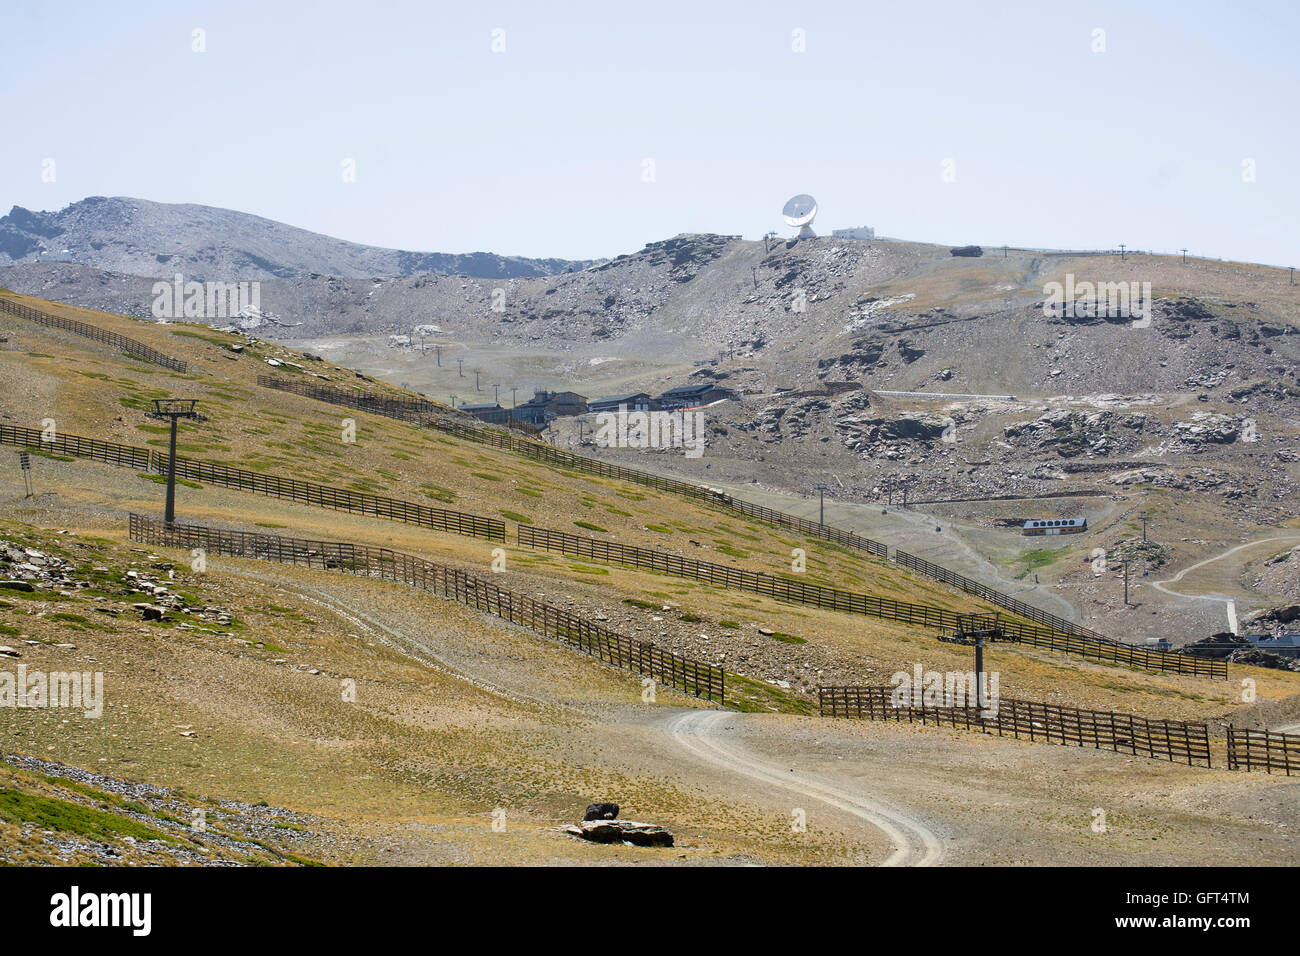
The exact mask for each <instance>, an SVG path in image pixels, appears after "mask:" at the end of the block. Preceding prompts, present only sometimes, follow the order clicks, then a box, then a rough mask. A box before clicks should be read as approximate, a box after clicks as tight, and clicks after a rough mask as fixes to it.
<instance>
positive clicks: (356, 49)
mask: <svg viewBox="0 0 1300 956" xmlns="http://www.w3.org/2000/svg"><path fill="white" fill-rule="evenodd" d="M196 31H198V32H196ZM1297 35H1300V4H1296V3H1294V2H1293V0H1273V2H1251V0H1239V2H1234V3H1227V2H1219V3H1204V2H1197V0H1181V2H1164V0H1150V2H1132V3H1096V2H1075V0H1039V2H1034V3H1010V2H1008V3H999V2H996V0H990V2H987V3H970V2H969V0H964V2H928V3H926V2H904V3H900V2H889V3H876V2H864V0H852V2H823V3H818V2H814V0H802V2H797V3H796V2H789V3H764V2H761V0H746V2H729V0H694V2H689V3H679V2H665V0H655V2H635V3H609V2H598V3H555V2H550V3H540V2H532V3H493V2H491V0H475V2H472V3H469V2H462V3H456V4H447V3H441V2H425V3H397V2H382V0H372V2H367V3H358V2H355V0H352V2H330V0H326V2H319V3H312V4H307V3H300V4H294V3H281V2H275V0H255V2H229V3H189V2H185V0H168V2H135V3H131V2H122V3H117V4H105V3H102V2H69V3H59V4H50V3H41V4H37V3H30V4H21V5H19V4H17V3H13V4H9V5H7V8H6V11H5V25H4V29H3V32H0V64H3V66H2V67H0V106H2V107H3V110H4V117H5V125H4V136H3V140H2V141H0V143H2V145H0V186H3V193H0V204H3V206H4V208H5V209H7V208H8V206H10V205H20V206H24V207H26V208H29V209H45V210H53V209H59V208H62V207H63V206H65V205H67V204H68V203H70V202H74V201H76V200H79V199H82V198H85V197H86V196H96V195H99V196H132V197H137V198H142V199H150V200H155V201H158V202H174V203H181V202H188V203H200V204H204V205H210V206H220V207H225V208H230V209H237V210H240V211H243V212H249V213H254V214H257V215H260V216H265V217H267V218H270V219H275V220H279V221H282V222H286V223H289V224H291V225H295V226H300V227H302V228H306V229H311V230H314V231H317V232H321V233H325V234H327V235H331V236H337V237H339V238H344V239H349V240H352V241H354V242H361V243H366V244H370V245H378V246H387V247H395V248H402V249H411V250H418V251H434V252H472V251H491V252H497V253H502V254H510V255H526V256H537V257H544V256H555V257H563V258H599V257H606V256H614V255H618V254H620V253H625V252H632V251H635V250H637V249H639V248H641V247H642V246H643V245H645V244H646V243H647V242H653V241H658V240H662V239H666V238H668V237H670V236H673V235H676V234H678V233H682V232H715V233H723V234H739V235H743V236H745V237H747V238H758V237H760V236H762V235H763V234H764V233H766V232H768V231H771V230H776V231H777V232H779V233H781V234H793V230H791V229H789V228H788V227H787V226H785V224H784V223H783V222H782V220H781V217H780V210H781V207H782V205H783V204H784V202H785V200H786V199H788V198H789V197H790V196H792V195H794V194H796V193H804V192H806V193H811V194H812V195H814V196H815V197H816V198H817V200H818V202H819V208H820V211H819V214H818V218H817V221H816V223H815V224H814V228H815V229H816V230H818V231H819V232H829V231H830V230H831V229H834V228H843V227H851V226H873V227H875V229H876V231H877V233H878V234H880V235H885V236H893V237H899V238H906V239H915V240H921V241H931V242H938V243H951V244H967V243H976V244H981V245H986V246H996V245H1002V244H1004V243H1006V244H1010V245H1013V246H1014V245H1023V246H1034V247H1046V248H1072V249H1075V248H1077V249H1092V248H1115V247H1117V246H1118V245H1119V244H1120V243H1124V244H1126V245H1127V246H1128V247H1129V248H1131V249H1151V250H1155V251H1159V252H1174V251H1176V250H1179V249H1182V248H1186V249H1188V250H1189V251H1190V254H1192V255H1204V256H1211V257H1215V258H1226V259H1239V260H1244V261H1251V262H1263V263H1269V264H1274V265H1282V266H1290V265H1300V235H1298V234H1297V231H1296V223H1297V222H1300V182H1298V180H1297V174H1300V123H1297V121H1296V113H1297V110H1298V109H1300V97H1297V93H1298V92H1300V57H1297V56H1296V54H1295V46H1294V45H1295V40H1296V36H1297Z"/></svg>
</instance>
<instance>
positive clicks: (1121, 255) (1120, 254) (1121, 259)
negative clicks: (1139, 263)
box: [1119, 242, 1124, 262]
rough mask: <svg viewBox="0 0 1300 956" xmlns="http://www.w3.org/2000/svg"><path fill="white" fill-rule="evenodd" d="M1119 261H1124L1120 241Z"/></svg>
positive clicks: (1122, 247) (1122, 244)
mask: <svg viewBox="0 0 1300 956" xmlns="http://www.w3.org/2000/svg"><path fill="white" fill-rule="evenodd" d="M1119 261H1120V262H1123V261H1124V243H1122V242H1121V243H1120V244H1119Z"/></svg>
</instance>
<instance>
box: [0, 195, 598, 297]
mask: <svg viewBox="0 0 1300 956" xmlns="http://www.w3.org/2000/svg"><path fill="white" fill-rule="evenodd" d="M51 260H53V261H65V262H75V263H79V264H81V265H85V266H90V267H92V268H95V269H105V270H110V271H113V272H121V273H126V274H129V275H136V276H150V277H166V278H171V277H172V275H173V274H175V273H177V272H180V273H183V274H184V275H185V277H186V278H187V279H195V280H198V281H205V280H214V281H224V282H229V281H233V280H236V279H241V280H242V279H247V280H253V279H271V278H285V277H289V276H305V275H309V274H312V273H323V274H326V275H335V276H344V277H350V278H361V277H368V276H399V275H412V274H415V273H423V272H430V273H439V274H443V275H451V274H455V275H473V276H484V277H491V278H511V277H517V276H545V275H554V274H556V273H561V272H568V271H570V270H572V269H580V268H582V267H583V266H584V265H586V264H587V263H584V262H571V261H569V260H567V259H525V258H521V257H519V256H501V255H494V254H492V253H487V252H474V253H468V254H464V255H456V254H449V253H441V252H408V251H405V250H401V249H382V248H379V247H376V246H364V245H359V244H358V243H354V242H344V241H343V240H340V239H332V238H330V237H329V236H322V235H320V234H319V233H314V232H308V231H307V230H306V229H298V228H295V227H293V226H287V225H285V224H284V223H279V222H273V221H272V220H270V219H263V218H261V217H260V216H252V215H249V214H247V213H242V212H235V211H233V210H230V209H217V208H215V207H212V206H198V205H193V204H188V203H186V204H170V203H157V202H149V201H147V200H144V199H129V198H125V197H112V198H109V197H104V196H91V197H90V198H88V199H83V200H81V201H80V202H75V203H72V204H71V205H70V206H68V207H66V208H64V209H61V210H59V211H58V212H33V211H31V210H28V209H24V208H22V207H21V206H14V207H13V209H11V210H10V212H9V215H7V216H5V217H3V218H0V263H6V264H8V263H16V262H40V261H51Z"/></svg>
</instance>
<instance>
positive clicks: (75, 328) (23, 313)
mask: <svg viewBox="0 0 1300 956" xmlns="http://www.w3.org/2000/svg"><path fill="white" fill-rule="evenodd" d="M0 312H5V313H7V314H9V315H12V316H15V317H16V318H20V319H28V320H30V321H32V322H37V323H39V324H41V325H44V326H46V327H47V328H52V329H62V330H63V331H65V332H71V333H73V334H74V335H80V336H82V337H83V338H88V339H94V340H95V341H96V342H103V343H104V344H106V345H111V346H113V347H114V348H116V349H120V350H121V351H123V352H125V353H126V354H127V355H131V356H134V357H135V358H138V359H143V360H144V361H146V362H152V363H153V364H154V365H161V366H162V367H163V368H169V369H171V370H172V371H173V372H188V371H189V370H190V366H189V363H188V362H186V361H184V360H183V359H178V358H172V357H171V356H170V355H165V354H163V353H162V352H159V351H158V350H157V349H152V348H150V347H149V346H147V345H145V344H144V343H143V342H137V341H136V340H135V339H129V338H127V337H126V336H125V335H119V334H118V333H117V332H110V331H109V330H108V329H101V328H100V327H99V326H97V325H90V324H89V323H87V322H79V321H77V320H76V319H65V318H63V317H62V316H58V315H51V314H50V313H48V312H42V311H41V310H40V309H33V308H32V307H31V306H28V305H23V304H22V303H21V302H14V301H12V300H11V299H6V298H3V297H0Z"/></svg>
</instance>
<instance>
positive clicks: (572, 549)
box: [517, 525, 1228, 679]
mask: <svg viewBox="0 0 1300 956" xmlns="http://www.w3.org/2000/svg"><path fill="white" fill-rule="evenodd" d="M517 530H518V541H519V544H520V545H521V546H523V547H529V548H539V549H541V550H544V551H556V552H559V553H561V554H567V555H570V556H572V557H579V558H590V559H592V560H596V561H607V562H611V563H614V564H625V565H630V566H631V567H634V568H647V569H649V570H652V571H659V572H662V573H664V574H673V575H676V576H678V577H685V578H693V579H695V580H697V581H704V582H706V583H708V584H712V585H716V586H718V587H724V588H735V589H738V590H742V591H752V592H753V593H755V594H764V595H767V596H768V597H773V598H776V599H778V600H782V601H792V602H794V603H796V604H809V605H812V606H814V607H819V608H825V609H827V610H832V611H848V612H850V613H853V614H865V615H868V616H870V617H878V618H883V619H885V620H890V621H899V622H902V623H904V624H915V625H919V626H921V627H933V628H937V629H939V630H944V631H952V630H955V629H956V627H957V625H958V620H957V618H958V616H959V615H958V613H957V612H956V611H950V610H947V609H946V608H939V607H934V606H933V605H928V604H913V603H910V602H907V601H894V600H891V599H890V598H881V597H874V596H872V595H869V594H859V593H856V592H853V591H844V590H841V589H839V588H832V587H826V586H824V585H820V584H810V583H805V582H802V581H791V580H788V579H786V578H782V577H777V576H775V575H771V574H765V573H763V572H760V571H742V570H741V569H739V568H732V567H728V566H726V565H721V564H712V563H710V562H707V561H699V560H696V559H694V558H687V557H683V556H681V555H677V554H672V553H670V552H667V551H655V550H652V549H650V548H638V547H630V546H628V545H622V544H615V543H614V542H611V541H601V540H599V539H597V538H585V537H582V536H581V535H576V534H569V533H568V532H565V531H549V530H546V529H544V528H530V527H528V526H526V525H519V526H518V529H517ZM999 626H1000V627H1001V629H1002V630H1003V631H1004V632H1005V633H1006V634H1007V635H1008V636H1010V637H1014V638H1015V639H1016V640H1018V641H1021V642H1023V643H1025V644H1031V645H1033V646H1035V647H1045V648H1048V649H1049V650H1055V651H1061V652H1064V653H1067V654H1077V655H1079V656H1081V657H1084V658H1086V659H1088V660H1095V661H1097V662H1099V663H1112V664H1124V665H1127V666H1131V667H1137V668H1142V669H1145V670H1153V671H1160V672H1162V673H1174V674H1191V675H1194V676H1203V677H1214V678H1224V679H1226V678H1227V676H1228V665H1227V662H1226V661H1222V660H1210V659H1208V658H1203V657H1193V656H1191V655H1187V654H1175V653H1165V652H1161V651H1148V650H1145V649H1142V648H1133V647H1128V646H1127V645H1124V644H1118V643H1115V642H1110V641H1107V642H1101V641H1093V640H1089V639H1087V638H1081V637H1075V636H1073V635H1069V634H1060V633H1058V632H1056V631H1054V630H1052V629H1051V628H1049V627H1043V626H1040V625H1037V624H1032V623H1027V622H1024V621H1002V622H1001V623H1000V625H999Z"/></svg>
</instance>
